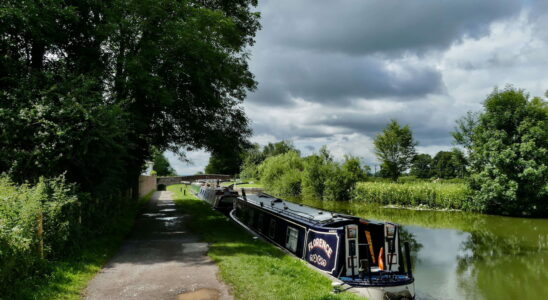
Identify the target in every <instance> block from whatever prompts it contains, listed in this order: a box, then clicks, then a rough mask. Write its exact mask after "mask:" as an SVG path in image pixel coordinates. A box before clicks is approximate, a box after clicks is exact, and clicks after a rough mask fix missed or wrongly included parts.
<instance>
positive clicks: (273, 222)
mask: <svg viewBox="0 0 548 300" xmlns="http://www.w3.org/2000/svg"><path fill="white" fill-rule="evenodd" d="M268 236H269V237H270V238H272V239H273V238H274V237H275V236H276V220H274V219H270V227H268Z"/></svg>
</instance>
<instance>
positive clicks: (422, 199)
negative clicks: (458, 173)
mask: <svg viewBox="0 0 548 300" xmlns="http://www.w3.org/2000/svg"><path fill="white" fill-rule="evenodd" d="M470 196H471V193H470V190H469V189H468V188H467V186H466V185H465V184H459V183H427V182H423V183H418V182H415V183H384V182H360V183H358V184H356V188H355V189H354V192H353V195H352V200H353V201H359V202H366V203H376V204H382V205H389V204H394V205H402V206H418V205H426V206H428V207H431V208H448V209H464V210H469V209H470Z"/></svg>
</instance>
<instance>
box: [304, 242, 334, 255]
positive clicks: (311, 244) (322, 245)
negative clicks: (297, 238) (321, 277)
mask: <svg viewBox="0 0 548 300" xmlns="http://www.w3.org/2000/svg"><path fill="white" fill-rule="evenodd" d="M314 248H320V249H322V250H323V251H324V252H325V254H326V255H327V258H331V255H332V254H333V249H331V246H329V244H328V243H327V242H326V241H325V240H324V239H321V238H315V239H313V240H312V241H311V242H309V243H308V252H310V251H311V250H312V249H314Z"/></svg>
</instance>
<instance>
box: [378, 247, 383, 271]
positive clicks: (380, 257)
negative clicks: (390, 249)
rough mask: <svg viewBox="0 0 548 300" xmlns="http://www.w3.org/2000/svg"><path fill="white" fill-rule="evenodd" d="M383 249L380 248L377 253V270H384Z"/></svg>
mask: <svg viewBox="0 0 548 300" xmlns="http://www.w3.org/2000/svg"><path fill="white" fill-rule="evenodd" d="M383 257H384V247H381V250H380V251H379V269H381V270H384V261H383V259H382V258H383Z"/></svg>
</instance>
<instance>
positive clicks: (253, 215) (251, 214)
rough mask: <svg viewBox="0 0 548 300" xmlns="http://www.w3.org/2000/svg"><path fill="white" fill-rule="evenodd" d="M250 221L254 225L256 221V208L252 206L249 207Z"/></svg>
mask: <svg viewBox="0 0 548 300" xmlns="http://www.w3.org/2000/svg"><path fill="white" fill-rule="evenodd" d="M248 218H249V219H248V221H247V223H248V224H249V225H251V226H253V223H255V222H254V219H255V210H253V209H252V208H249V216H248Z"/></svg>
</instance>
